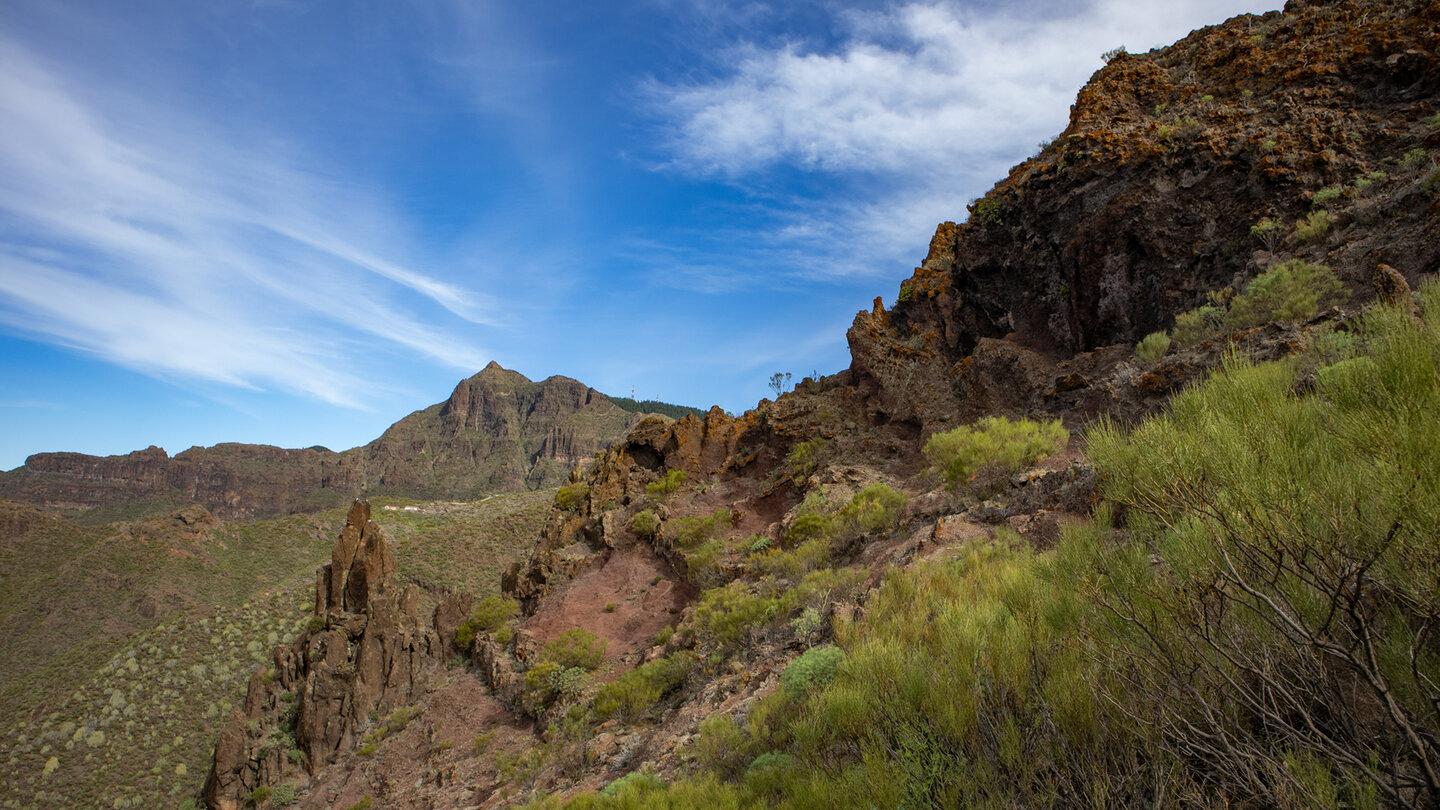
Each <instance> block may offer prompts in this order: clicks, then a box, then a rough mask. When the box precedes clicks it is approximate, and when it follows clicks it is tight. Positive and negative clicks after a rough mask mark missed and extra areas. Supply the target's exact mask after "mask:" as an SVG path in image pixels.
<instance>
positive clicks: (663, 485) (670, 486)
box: [645, 470, 685, 498]
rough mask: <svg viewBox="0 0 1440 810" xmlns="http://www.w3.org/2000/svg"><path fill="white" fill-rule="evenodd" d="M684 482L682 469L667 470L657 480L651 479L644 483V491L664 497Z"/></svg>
mask: <svg viewBox="0 0 1440 810" xmlns="http://www.w3.org/2000/svg"><path fill="white" fill-rule="evenodd" d="M683 483H685V471H684V470H667V471H666V472H665V477H663V478H661V479H660V480H659V481H651V482H650V483H648V484H646V485H645V491H646V492H648V493H650V494H651V495H653V496H656V497H662V498H663V497H664V496H666V495H669V494H670V493H672V492H674V491H675V490H677V489H679V488H680V485H681V484H683Z"/></svg>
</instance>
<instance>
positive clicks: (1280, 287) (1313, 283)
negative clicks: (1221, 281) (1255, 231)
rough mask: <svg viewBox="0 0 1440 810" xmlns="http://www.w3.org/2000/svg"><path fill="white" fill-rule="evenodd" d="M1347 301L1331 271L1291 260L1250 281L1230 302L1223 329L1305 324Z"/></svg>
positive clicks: (1345, 294) (1301, 261) (1299, 260)
mask: <svg viewBox="0 0 1440 810" xmlns="http://www.w3.org/2000/svg"><path fill="white" fill-rule="evenodd" d="M1347 297H1348V293H1347V291H1346V290H1345V287H1344V286H1343V285H1342V284H1341V283H1340V280H1339V279H1338V278H1336V277H1335V274H1334V273H1333V272H1331V270H1330V268H1328V267H1326V266H1324V265H1320V264H1311V263H1309V262H1306V261H1303V260H1301V259H1291V260H1290V261H1287V262H1281V263H1280V264H1277V265H1275V266H1274V267H1271V268H1270V269H1269V270H1266V271H1265V272H1264V273H1262V274H1260V275H1258V276H1256V277H1255V278H1253V279H1251V281H1250V283H1249V284H1248V285H1246V287H1245V291H1244V292H1243V293H1241V294H1240V295H1237V296H1236V297H1235V300H1233V301H1231V302H1230V311H1229V312H1228V313H1226V315H1225V318H1224V325H1225V327H1226V328H1227V329H1244V328H1247V327H1251V326H1258V325H1260V324H1262V323H1266V322H1268V321H1306V320H1309V319H1311V318H1313V317H1315V315H1316V313H1318V312H1319V311H1320V308H1321V307H1328V306H1333V305H1335V304H1340V303H1343V302H1344V301H1345V299H1346V298H1347Z"/></svg>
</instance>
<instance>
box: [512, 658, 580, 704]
mask: <svg viewBox="0 0 1440 810" xmlns="http://www.w3.org/2000/svg"><path fill="white" fill-rule="evenodd" d="M587 674H589V670H586V669H584V668H582V667H567V666H564V665H562V664H559V663H557V662H555V661H551V660H540V661H537V662H536V663H535V665H534V666H532V667H530V668H529V669H527V670H525V697H526V698H527V699H528V701H529V703H530V705H532V706H534V707H541V708H543V707H546V706H549V705H550V704H551V703H552V702H554V700H555V699H556V698H558V697H562V696H563V697H573V696H575V695H577V694H579V693H580V687H581V684H582V683H583V682H584V680H585V676H586V675H587Z"/></svg>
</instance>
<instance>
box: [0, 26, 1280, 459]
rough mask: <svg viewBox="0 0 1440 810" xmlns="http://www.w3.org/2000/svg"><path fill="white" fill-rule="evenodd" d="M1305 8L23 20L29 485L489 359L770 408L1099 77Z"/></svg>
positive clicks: (20, 298)
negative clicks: (774, 395)
mask: <svg viewBox="0 0 1440 810" xmlns="http://www.w3.org/2000/svg"><path fill="white" fill-rule="evenodd" d="M1276 5H1277V4H1275V3H1273V2H1272V3H1265V2H1262V1H1259V0H1257V1H1255V2H1245V0H1175V1H1174V2H1168V3H1154V2H1152V0H1095V2H1063V3H1062V2H1053V0H1019V1H1017V2H1008V3H995V2H945V1H944V0H929V2H916V3H866V2H855V3H839V2H837V3H801V2H777V3H765V2H723V1H721V0H708V1H707V2H692V1H691V0H634V1H633V2H626V1H625V0H620V1H619V2H605V3H581V2H575V1H574V0H564V1H563V2H543V1H542V2H526V3H519V2H460V1H459V0H455V1H454V2H444V1H443V0H436V1H435V2H430V1H429V0H417V2H409V3H393V2H380V1H379V0H375V1H373V2H366V1H365V0H344V1H343V2H342V1H341V0H335V1H334V2H304V1H303V0H268V1H267V2H260V1H259V0H257V1H256V2H226V1H225V0H217V2H206V3H189V2H186V3H175V2H170V1H169V0H166V2H146V1H145V0H138V1H137V2H127V3H123V4H119V3H112V2H65V1H64V0H9V2H7V3H6V4H5V13H4V14H3V15H0V425H3V428H0V469H10V468H13V467H16V466H18V465H20V464H21V463H23V461H24V459H25V457H26V456H27V455H29V454H30V453H33V452H39V451H45V450H74V451H80V452H87V453H95V454H101V455H105V454H113V453H123V452H128V451H130V450H134V449H139V448H142V447H145V446H147V445H150V444H158V445H160V446H162V447H164V448H166V449H167V450H168V451H170V452H171V453H177V452H179V451H182V450H184V449H186V448H188V447H190V446H192V445H210V444H214V443H217V442H222V441H245V442H263V443H268V444H277V445H281V446H287V447H297V446H309V445H314V444H323V445H326V446H328V447H331V448H333V449H337V450H338V449H344V448H348V447H352V446H355V445H358V444H363V443H365V442H368V441H369V440H371V439H373V438H375V437H376V436H378V435H379V434H380V433H381V432H382V431H383V430H384V429H385V428H386V427H387V426H388V425H389V424H391V423H392V422H394V421H396V420H398V419H400V418H401V417H403V416H405V415H406V414H408V413H409V412H411V411H413V410H416V409H419V408H423V407H425V406H427V405H429V404H431V403H434V402H438V401H440V400H442V399H444V398H445V397H446V396H448V394H449V392H450V390H451V389H452V388H453V387H454V385H455V383H456V382H457V381H459V380H460V379H463V378H465V377H468V376H470V375H471V374H473V373H475V372H476V371H478V370H479V369H480V368H481V367H483V366H484V365H485V364H486V363H488V362H489V361H491V360H495V361H498V362H499V363H500V364H502V365H504V366H506V367H508V368H514V369H516V370H518V371H520V372H521V373H523V374H525V375H526V376H528V377H530V378H532V379H542V378H544V377H547V376H549V375H551V374H564V375H567V376H571V377H575V378H576V379H579V380H582V381H584V382H586V383H587V384H589V385H591V386H594V387H596V388H598V389H600V390H602V391H605V392H607V393H612V394H618V395H629V394H630V393H631V391H632V389H633V391H634V393H635V395H636V396H638V397H640V398H642V399H647V398H653V399H661V400H665V401H670V402H678V403H684V404H690V405H695V406H699V407H707V406H709V405H720V406H721V407H723V408H725V409H727V410H730V411H732V412H739V411H742V410H745V409H747V408H749V407H752V406H753V405H754V404H755V403H756V402H757V401H758V400H759V399H760V398H762V397H764V396H768V395H770V391H769V389H768V387H767V386H766V379H767V378H768V376H769V375H770V374H771V373H773V372H775V371H789V372H792V373H793V374H794V375H795V378H796V379H797V380H798V379H799V378H800V377H802V376H805V375H809V374H811V373H812V372H815V371H818V372H819V373H821V374H830V373H834V372H836V371H838V370H840V369H842V368H845V367H846V366H847V365H848V364H849V355H848V352H847V350H846V346H845V330H846V328H847V327H848V326H849V324H850V321H851V320H852V318H853V317H854V314H855V313H856V311H858V310H860V309H864V308H868V307H869V305H870V302H871V300H872V299H873V298H874V297H875V296H877V295H882V296H884V297H885V299H886V301H887V302H891V301H893V299H894V296H895V294H896V291H897V290H898V287H899V283H900V281H901V280H902V279H904V278H906V277H908V276H909V274H910V272H911V269H912V268H913V266H914V265H915V264H916V263H917V262H918V261H919V260H920V259H922V258H923V256H924V252H925V248H926V245H927V243H928V240H929V237H930V234H931V233H932V232H933V230H934V227H935V225H936V223H938V222H941V221H944V220H947V219H950V220H963V219H964V217H965V209H964V206H965V203H966V202H967V201H969V200H971V199H973V198H975V197H977V196H979V195H981V194H983V193H984V192H985V191H986V190H988V189H989V187H990V186H991V185H992V184H993V183H994V182H995V180H997V179H998V178H1000V177H1002V176H1004V173H1005V170H1006V169H1007V168H1008V167H1009V166H1010V165H1012V164H1014V163H1016V162H1018V161H1020V160H1022V159H1024V158H1025V157H1026V156H1028V155H1030V154H1033V153H1034V152H1035V151H1036V149H1037V146H1036V145H1037V143H1038V142H1040V141H1042V140H1044V139H1047V138H1050V137H1052V136H1054V135H1055V134H1056V133H1058V132H1059V131H1060V130H1061V129H1063V128H1064V126H1065V122H1066V118H1067V115H1068V110H1069V104H1070V102H1071V101H1073V99H1074V95H1075V92H1076V91H1077V90H1078V89H1079V87H1080V86H1081V84H1083V83H1084V81H1085V80H1086V79H1087V78H1088V77H1089V76H1090V74H1091V73H1092V72H1093V71H1094V70H1096V69H1098V68H1099V67H1100V65H1101V62H1100V58H1099V56H1100V54H1101V53H1103V52H1104V51H1106V50H1108V49H1110V48H1112V47H1115V46H1117V45H1121V44H1123V45H1125V46H1127V47H1128V48H1129V49H1130V50H1132V51H1139V50H1146V49H1148V48H1150V47H1154V46H1159V45H1164V44H1168V43H1169V42H1172V41H1174V40H1175V39H1178V38H1180V37H1182V36H1184V35H1185V34H1186V33H1188V32H1189V31H1190V30H1191V29H1192V28H1195V27H1198V26H1201V25H1207V24H1211V23H1216V22H1220V21H1221V20H1222V19H1223V18H1225V17H1227V16H1230V15H1233V14H1236V13H1242V12H1246V11H1250V12H1262V11H1264V10H1266V9H1269V8H1273V7H1275V6H1276Z"/></svg>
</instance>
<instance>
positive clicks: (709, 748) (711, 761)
mask: <svg viewBox="0 0 1440 810" xmlns="http://www.w3.org/2000/svg"><path fill="white" fill-rule="evenodd" d="M746 742H747V741H746V739H745V733H744V732H743V731H741V730H740V725H739V724H738V723H737V722H736V720H735V717H734V716H732V715H729V714H724V713H721V712H716V713H715V714H712V715H710V716H709V717H707V718H705V719H704V720H702V721H701V722H700V739H698V740H696V742H695V761H696V762H698V763H699V764H700V765H701V766H702V767H704V768H707V769H709V770H712V771H718V772H720V774H721V775H723V776H725V777H727V778H734V777H735V776H738V775H739V774H740V772H741V771H742V770H743V769H744V768H745V766H747V765H749V764H750V757H751V755H750V754H749V753H748V752H747V751H746V749H747V747H748V746H747V745H746Z"/></svg>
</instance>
